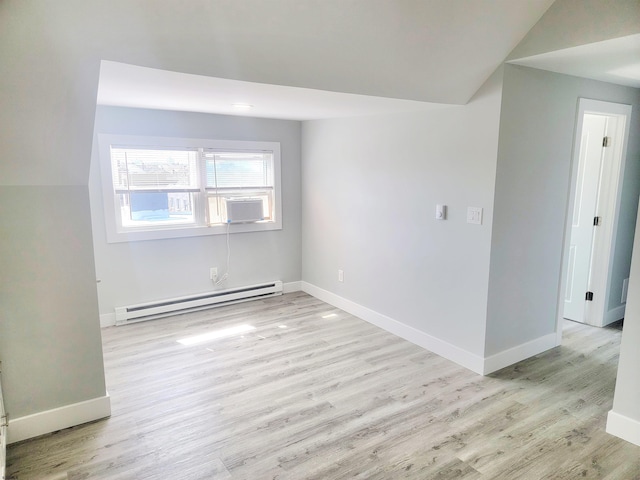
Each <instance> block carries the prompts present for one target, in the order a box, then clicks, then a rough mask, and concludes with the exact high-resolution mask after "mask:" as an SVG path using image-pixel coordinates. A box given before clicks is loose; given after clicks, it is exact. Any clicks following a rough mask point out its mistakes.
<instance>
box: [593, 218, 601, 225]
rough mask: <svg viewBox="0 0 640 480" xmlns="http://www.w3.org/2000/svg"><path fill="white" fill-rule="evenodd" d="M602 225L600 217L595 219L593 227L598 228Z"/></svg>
mask: <svg viewBox="0 0 640 480" xmlns="http://www.w3.org/2000/svg"><path fill="white" fill-rule="evenodd" d="M598 225H600V217H593V226H594V227H597V226H598Z"/></svg>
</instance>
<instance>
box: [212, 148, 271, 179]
mask: <svg viewBox="0 0 640 480" xmlns="http://www.w3.org/2000/svg"><path fill="white" fill-rule="evenodd" d="M205 158H206V167H207V187H208V188H242V187H245V188H246V187H257V188H259V187H271V186H273V155H272V154H270V153H212V152H207V153H206V154H205Z"/></svg>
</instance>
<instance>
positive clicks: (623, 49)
mask: <svg viewBox="0 0 640 480" xmlns="http://www.w3.org/2000/svg"><path fill="white" fill-rule="evenodd" d="M509 63H514V64H517V65H524V66H526V67H533V68H539V69H542V70H549V71H551V72H557V73H564V74H567V75H575V76H578V77H585V78H592V79H594V80H601V81H604V82H609V83H616V84H618V85H626V86H629V87H635V88H640V34H638V35H629V36H627V37H621V38H616V39H612V40H606V41H603V42H596V43H591V44H588V45H581V46H578V47H573V48H566V49H563V50H558V51H555V52H549V53H544V54H541V55H534V56H531V57H526V58H519V59H515V60H511V61H510V62H509Z"/></svg>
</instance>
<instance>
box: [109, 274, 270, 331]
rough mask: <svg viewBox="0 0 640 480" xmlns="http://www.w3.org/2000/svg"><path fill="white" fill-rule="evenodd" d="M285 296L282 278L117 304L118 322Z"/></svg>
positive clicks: (122, 323)
mask: <svg viewBox="0 0 640 480" xmlns="http://www.w3.org/2000/svg"><path fill="white" fill-rule="evenodd" d="M276 295H282V282H281V281H280V280H278V281H275V282H270V283H263V284H260V285H250V286H246V287H237V288H230V289H227V290H219V291H215V292H210V293H202V294H199V295H191V296H188V297H178V298H172V299H168V300H161V301H158V302H150V303H141V304H139V305H129V306H128V307H116V325H126V324H129V323H134V322H142V321H145V320H153V319H156V318H161V317H167V316H169V315H177V314H180V313H187V312H194V311H197V310H204V309H207V308H212V307H216V306H222V305H231V304H233V303H241V302H248V301H250V300H257V299H260V298H265V297H273V296H276Z"/></svg>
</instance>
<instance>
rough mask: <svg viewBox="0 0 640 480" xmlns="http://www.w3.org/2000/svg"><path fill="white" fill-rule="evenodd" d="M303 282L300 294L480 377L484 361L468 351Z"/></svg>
mask: <svg viewBox="0 0 640 480" xmlns="http://www.w3.org/2000/svg"><path fill="white" fill-rule="evenodd" d="M301 283H302V291H303V292H306V293H308V294H309V295H312V296H314V297H316V298H318V299H320V300H322V301H323V302H326V303H328V304H330V305H333V306H334V307H337V308H339V309H341V310H344V311H345V312H348V313H350V314H352V315H355V316H356V317H358V318H361V319H362V320H365V321H367V322H369V323H371V324H373V325H375V326H377V327H380V328H382V329H383V330H386V331H387V332H389V333H392V334H394V335H396V336H398V337H401V338H404V339H405V340H408V341H409V342H411V343H414V344H416V345H418V346H420V347H422V348H424V349H427V350H429V351H431V352H433V353H436V354H438V355H440V356H441V357H444V358H446V359H447V360H451V361H452V362H455V363H457V364H458V365H461V366H463V367H465V368H468V369H469V370H471V371H473V372H476V373H479V374H482V372H483V364H484V360H483V358H482V357H480V356H478V355H475V354H473V353H471V352H468V351H466V350H463V349H462V348H459V347H456V346H455V345H452V344H450V343H447V342H445V341H443V340H440V339H438V338H436V337H433V336H431V335H429V334H427V333H425V332H422V331H420V330H418V329H416V328H414V327H411V326H409V325H406V324H404V323H401V322H399V321H397V320H394V319H393V318H390V317H387V316H386V315H383V314H381V313H378V312H376V311H374V310H371V309H370V308H367V307H364V306H362V305H360V304H357V303H355V302H352V301H351V300H347V299H346V298H343V297H340V296H339V295H336V294H335V293H331V292H329V291H327V290H324V289H322V288H320V287H316V286H315V285H312V284H310V283H308V282H304V281H303V282H301Z"/></svg>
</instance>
